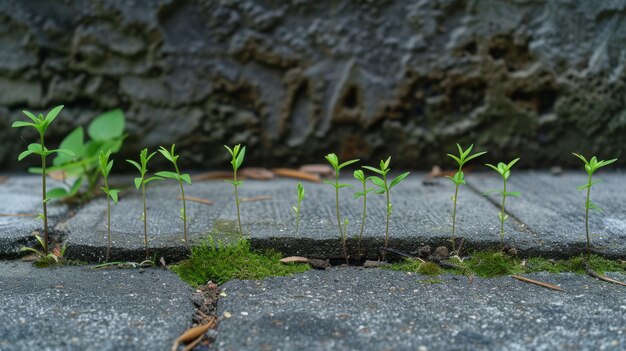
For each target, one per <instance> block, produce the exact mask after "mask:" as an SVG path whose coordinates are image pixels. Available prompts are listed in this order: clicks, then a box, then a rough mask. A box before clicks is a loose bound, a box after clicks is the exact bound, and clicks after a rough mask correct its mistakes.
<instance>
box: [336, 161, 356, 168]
mask: <svg viewBox="0 0 626 351" xmlns="http://www.w3.org/2000/svg"><path fill="white" fill-rule="evenodd" d="M356 162H359V159H356V160H350V161H346V162H344V163H342V164H340V165H339V167H337V169H342V168H344V167H346V166H349V165H351V164H353V163H356Z"/></svg>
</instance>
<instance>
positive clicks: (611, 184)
mask: <svg viewBox="0 0 626 351" xmlns="http://www.w3.org/2000/svg"><path fill="white" fill-rule="evenodd" d="M494 174H495V172H494ZM623 178H624V173H622V172H607V171H599V172H598V173H597V174H596V176H595V178H594V179H601V180H602V181H601V182H600V183H599V184H597V185H594V186H593V188H592V190H591V201H592V202H593V203H595V204H597V205H598V206H600V207H601V208H602V209H603V210H604V212H603V213H597V212H595V211H590V212H589V232H590V235H591V244H592V249H593V251H594V252H597V253H601V254H604V255H609V256H616V257H624V256H625V255H626V248H625V247H624V245H623V244H624V242H625V241H626V212H624V206H623V204H624V199H623V198H622V194H623V192H622V189H623V186H624V182H623ZM469 182H470V184H472V185H473V186H475V187H476V188H477V189H478V190H480V191H481V192H485V191H487V190H489V189H501V188H502V178H501V177H500V176H499V175H497V174H495V176H493V175H488V174H483V175H478V176H470V177H469ZM586 183H587V173H585V172H584V171H583V170H581V171H580V172H577V173H565V174H563V175H560V176H554V175H550V174H548V173H545V172H517V173H516V172H515V171H514V170H513V171H512V175H511V177H510V178H509V180H508V181H507V190H508V191H520V192H521V193H522V194H521V196H520V197H519V198H507V204H506V208H507V212H508V213H509V214H510V215H511V217H512V220H513V221H521V222H523V223H524V229H525V231H526V232H527V233H529V234H530V235H531V236H532V237H534V238H536V239H537V241H536V243H537V245H538V251H541V249H539V248H540V247H544V246H547V247H560V248H561V249H562V250H563V253H564V254H567V253H569V252H576V251H578V252H582V251H583V250H584V249H585V247H586V235H585V199H586V195H587V193H586V191H576V188H578V187H579V186H581V185H584V184H586ZM492 198H493V199H494V200H495V201H496V202H499V201H500V200H499V199H500V197H499V196H493V197H492ZM492 217H493V218H492V221H493V220H494V219H495V220H497V218H496V216H495V213H494V215H493V216H492ZM513 235H516V234H514V233H512V234H510V235H508V237H509V238H510V237H511V236H513Z"/></svg>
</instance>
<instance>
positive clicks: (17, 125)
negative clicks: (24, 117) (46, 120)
mask: <svg viewBox="0 0 626 351" xmlns="http://www.w3.org/2000/svg"><path fill="white" fill-rule="evenodd" d="M11 127H13V128H21V127H33V128H35V129H36V128H37V125H36V124H35V123H30V122H25V121H15V122H13V124H12V125H11Z"/></svg>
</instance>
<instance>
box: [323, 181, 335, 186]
mask: <svg viewBox="0 0 626 351" xmlns="http://www.w3.org/2000/svg"><path fill="white" fill-rule="evenodd" d="M324 183H326V184H329V185H332V186H336V185H337V183H335V182H334V181H330V180H324Z"/></svg>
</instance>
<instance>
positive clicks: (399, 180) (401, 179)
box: [389, 172, 411, 189]
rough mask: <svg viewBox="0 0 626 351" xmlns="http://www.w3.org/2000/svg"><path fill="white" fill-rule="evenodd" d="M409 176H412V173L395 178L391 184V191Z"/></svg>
mask: <svg viewBox="0 0 626 351" xmlns="http://www.w3.org/2000/svg"><path fill="white" fill-rule="evenodd" d="M409 174H411V172H406V173H402V174H400V175H399V176H397V177H396V178H394V180H392V181H391V183H390V184H389V189H391V188H393V187H394V186H396V185H398V184H399V183H400V182H401V181H403V180H404V179H405V178H406V177H408V176H409Z"/></svg>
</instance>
